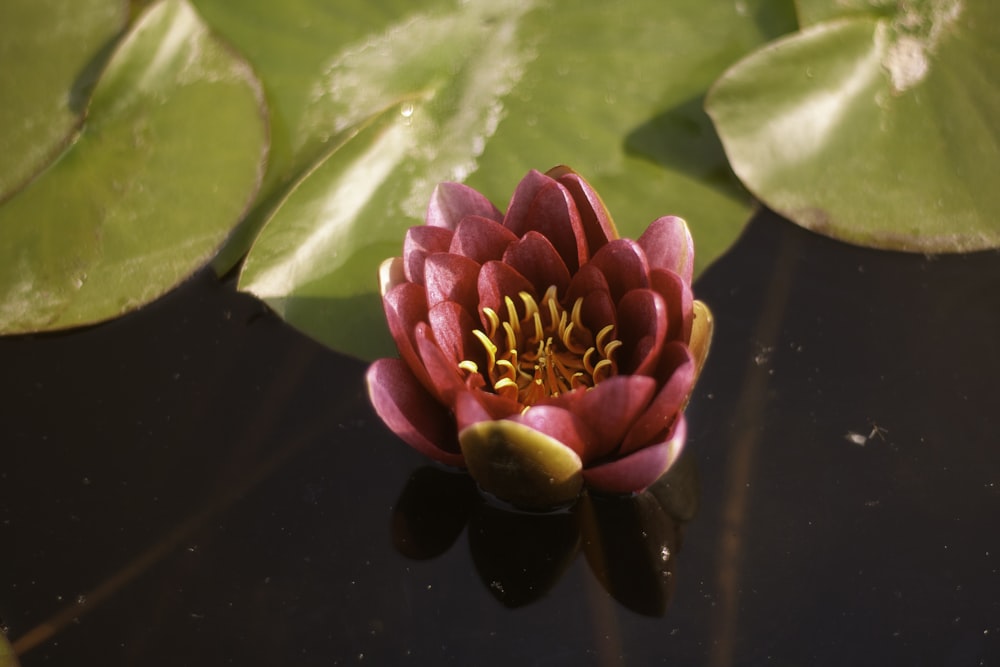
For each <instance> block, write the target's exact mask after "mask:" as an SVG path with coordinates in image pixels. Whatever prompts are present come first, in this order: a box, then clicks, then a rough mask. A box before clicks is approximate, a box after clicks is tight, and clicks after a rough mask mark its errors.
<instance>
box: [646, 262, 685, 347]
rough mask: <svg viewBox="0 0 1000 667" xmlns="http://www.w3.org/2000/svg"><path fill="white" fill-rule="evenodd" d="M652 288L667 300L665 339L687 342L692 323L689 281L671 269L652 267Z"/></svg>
mask: <svg viewBox="0 0 1000 667" xmlns="http://www.w3.org/2000/svg"><path fill="white" fill-rule="evenodd" d="M649 282H650V283H651V285H652V288H653V289H654V290H656V291H657V292H659V294H660V296H662V297H663V299H664V301H666V302H667V322H668V323H669V324H670V328H669V330H668V331H667V340H679V341H682V342H685V343H686V342H687V341H689V340H690V339H691V325H692V324H693V323H694V295H693V294H692V293H691V285H690V283H686V282H684V279H683V278H681V277H680V276H679V275H677V274H676V273H674V272H673V271H666V270H664V269H653V270H651V271H650V272H649Z"/></svg>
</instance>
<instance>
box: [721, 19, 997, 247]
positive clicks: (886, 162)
mask: <svg viewBox="0 0 1000 667" xmlns="http://www.w3.org/2000/svg"><path fill="white" fill-rule="evenodd" d="M861 5H862V3H861V2H860V1H857V0H855V1H854V2H851V3H847V5H846V7H844V8H843V11H844V12H846V15H845V16H844V17H843V18H840V19H837V20H832V21H822V22H819V23H814V24H813V25H811V26H809V27H808V28H806V29H805V30H803V31H802V32H801V33H799V34H796V35H794V36H791V37H788V38H786V39H782V40H779V41H777V42H775V43H773V44H771V45H768V46H766V47H764V48H763V49H761V50H760V51H758V52H756V53H754V54H752V55H751V56H749V57H747V58H746V59H744V60H743V61H742V62H740V63H738V64H737V65H735V66H734V67H733V68H732V69H730V70H729V71H728V72H727V73H726V74H725V75H724V76H723V77H722V78H721V79H720V80H719V82H718V83H717V84H716V85H715V87H714V88H713V89H712V91H711V93H710V95H709V97H708V100H707V109H708V111H709V114H710V115H711V116H712V118H713V120H714V121H715V124H716V128H717V129H718V131H719V135H720V136H721V137H722V141H723V144H724V145H725V147H726V152H727V154H728V155H729V158H730V161H731V164H732V166H733V169H734V170H735V171H736V173H737V175H739V177H740V179H741V180H742V181H743V183H744V184H745V185H746V186H747V187H748V188H749V189H750V190H751V191H752V192H753V193H754V194H755V195H756V196H758V197H759V198H760V199H761V200H762V201H763V202H764V203H765V204H767V205H768V206H770V207H771V208H773V209H775V210H777V211H778V212H780V213H782V214H783V215H785V216H786V217H789V218H791V219H792V220H794V221H796V222H797V223H799V224H801V225H802V226H804V227H807V228H809V229H812V230H815V231H818V232H821V233H824V234H828V235H830V236H833V237H835V238H839V239H842V240H845V241H848V242H852V243H856V244H860V245H866V246H872V247H877V248H887V249H894V250H906V251H917V252H962V251H971V250H979V249H984V248H993V247H997V246H1000V190H998V189H997V188H996V183H995V180H996V179H995V174H997V173H1000V125H998V124H997V122H996V119H997V118H1000V80H998V79H997V77H996V76H995V73H996V72H997V71H1000V50H997V49H996V48H995V44H996V43H997V41H998V40H1000V5H997V4H996V3H994V2H992V0H924V1H923V2H918V1H916V0H909V1H907V0H899V2H893V3H888V2H885V1H883V2H877V3H873V5H874V10H872V12H870V13H868V14H865V13H859V12H861V9H862V7H861ZM799 10H800V15H802V16H803V17H804V18H805V20H806V21H807V22H808V21H813V20H818V19H822V18H827V17H829V16H830V13H829V11H824V10H823V9H822V8H820V6H819V3H818V2H816V1H815V0H802V1H801V2H800V3H799Z"/></svg>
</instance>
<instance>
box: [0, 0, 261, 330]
mask: <svg viewBox="0 0 1000 667" xmlns="http://www.w3.org/2000/svg"><path fill="white" fill-rule="evenodd" d="M266 147H267V128H266V120H265V112H264V107H263V97H262V94H261V90H260V87H259V84H258V82H257V81H256V79H255V78H254V76H253V73H252V72H251V71H250V68H249V67H248V66H247V64H246V63H245V62H244V61H242V60H241V59H239V58H238V57H236V56H235V55H234V54H233V53H232V52H231V51H230V50H229V49H227V48H226V47H224V46H223V45H222V44H221V43H220V42H219V41H218V40H217V39H216V38H215V37H213V36H212V35H211V33H210V32H209V31H208V29H207V28H206V27H205V25H204V23H203V22H202V21H201V20H200V19H199V17H198V15H197V14H196V13H195V12H194V10H193V9H192V8H191V7H190V5H189V4H188V3H187V2H185V1H184V0H163V1H162V2H159V3H157V4H155V5H153V6H152V7H151V8H150V9H149V10H148V11H147V12H145V13H144V14H143V15H142V16H141V17H140V18H139V19H138V21H137V22H136V24H135V25H134V27H133V29H132V31H131V32H130V33H129V35H128V36H127V37H126V38H125V39H124V41H123V42H122V43H121V44H120V45H119V46H118V48H117V49H116V51H115V53H114V54H113V56H112V57H111V59H110V61H109V62H108V65H107V68H106V69H105V71H104V73H103V74H102V76H101V79H100V80H99V82H98V83H97V86H96V88H95V89H94V93H93V97H92V99H91V101H90V105H89V108H88V110H87V120H86V123H85V125H84V126H83V127H82V129H81V131H80V134H79V136H78V137H77V138H76V140H75V141H74V142H73V144H72V145H71V146H70V147H69V148H68V149H67V150H66V151H65V153H64V154H62V155H61V156H60V157H59V159H58V160H57V161H56V162H55V163H54V164H52V165H51V166H50V167H49V168H48V169H47V170H46V171H45V172H43V173H42V174H41V175H40V176H39V177H38V178H36V179H35V180H34V181H32V182H31V183H30V185H28V186H27V187H25V188H24V189H23V190H21V191H19V192H18V193H17V194H16V195H15V196H14V197H12V198H11V199H10V200H8V201H7V202H5V203H4V204H3V206H0V332H3V333H22V332H29V331H38V330H43V329H59V328H64V327H70V326H76V325H80V324H87V323H91V322H97V321H101V320H104V319H107V318H111V317H115V316H117V315H120V314H121V313H123V312H125V311H127V310H129V309H132V308H135V307H137V306H139V305H142V304H144V303H146V302H148V301H150V300H152V299H153V298H155V297H157V296H159V295H161V294H163V293H164V292H166V291H167V290H169V289H170V288H171V287H173V286H174V285H176V284H177V283H178V282H180V281H181V280H183V279H184V278H186V277H187V276H189V275H190V274H191V273H192V272H193V271H194V270H196V269H197V268H198V267H199V266H201V265H203V264H204V263H205V262H207V261H208V260H209V259H211V257H212V256H213V255H214V253H215V252H216V250H217V248H218V247H219V246H220V244H221V243H222V241H223V240H224V239H225V237H226V235H227V234H228V233H229V231H230V230H231V229H232V227H233V226H234V225H235V224H236V222H237V221H238V220H239V219H240V217H241V215H242V213H243V211H244V210H245V208H246V207H247V205H248V203H249V201H250V200H251V199H252V197H253V195H254V193H255V192H256V189H257V186H258V184H259V182H260V178H261V172H262V169H263V166H262V164H263V158H264V156H265V154H266Z"/></svg>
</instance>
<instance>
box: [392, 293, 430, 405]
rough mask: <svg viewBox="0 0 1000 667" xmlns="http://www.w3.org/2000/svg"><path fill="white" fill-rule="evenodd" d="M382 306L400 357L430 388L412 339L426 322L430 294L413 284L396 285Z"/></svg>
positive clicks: (428, 379)
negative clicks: (419, 326) (421, 324)
mask: <svg viewBox="0 0 1000 667" xmlns="http://www.w3.org/2000/svg"><path fill="white" fill-rule="evenodd" d="M382 308H383V309H384V310H385V320H386V323H387V324H388V325H389V333H390V334H392V339H393V340H394V341H395V342H396V349H398V350H399V356H400V357H402V358H403V361H405V362H406V364H407V365H408V366H409V367H410V368H411V369H413V371H414V372H415V373H416V374H417V377H418V378H419V379H420V381H421V382H422V383H423V384H424V386H426V387H427V388H428V389H430V386H431V385H430V378H429V377H428V376H427V374H426V372H425V371H424V369H423V364H422V363H421V362H420V355H418V354H417V348H416V343H415V342H414V340H413V332H414V330H415V329H416V327H417V324H419V323H420V322H426V321H427V295H426V293H425V292H424V288H423V287H421V286H420V285H414V284H413V283H402V284H401V285H396V286H395V287H393V288H391V289H390V290H389V291H388V292H387V293H386V295H385V297H384V298H383V299H382Z"/></svg>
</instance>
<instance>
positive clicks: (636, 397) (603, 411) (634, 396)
mask: <svg viewBox="0 0 1000 667" xmlns="http://www.w3.org/2000/svg"><path fill="white" fill-rule="evenodd" d="M655 392H656V380H654V379H653V378H651V377H647V376H645V375H615V376H613V377H610V378H608V379H607V380H604V381H603V382H601V383H600V384H598V385H597V386H596V387H594V388H593V389H590V390H586V391H584V390H578V391H572V392H570V393H568V394H562V395H561V396H557V397H555V398H553V399H549V401H547V402H546V404H548V405H556V406H557V407H562V408H565V409H566V410H569V411H570V412H572V413H573V414H575V415H576V416H577V417H579V418H580V419H581V420H582V421H583V423H584V424H585V425H586V426H587V427H588V428H589V429H590V430H591V432H592V433H593V434H594V440H595V446H594V448H593V449H592V450H591V451H589V452H588V456H589V458H588V459H585V462H586V460H595V459H600V458H603V457H605V456H608V455H609V454H611V453H612V452H613V451H615V450H616V449H617V448H618V446H619V445H621V443H622V440H623V439H624V438H625V433H626V432H627V431H628V429H629V428H630V427H631V426H632V423H633V422H634V421H635V419H636V418H637V417H638V416H639V415H640V414H641V413H642V412H643V410H645V408H646V406H647V405H648V404H649V401H650V399H652V398H653V394H654V393H655ZM534 409H535V408H532V410H534ZM529 412H531V410H529Z"/></svg>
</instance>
